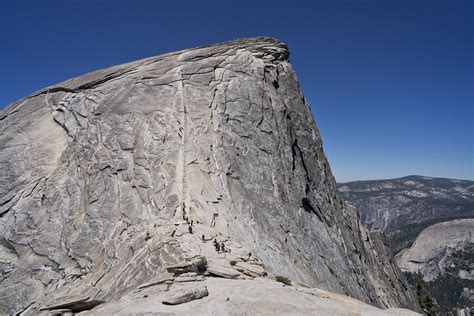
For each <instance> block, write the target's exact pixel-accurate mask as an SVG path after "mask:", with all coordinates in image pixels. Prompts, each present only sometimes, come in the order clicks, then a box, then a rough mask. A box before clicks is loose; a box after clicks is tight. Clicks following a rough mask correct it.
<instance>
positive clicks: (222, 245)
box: [221, 242, 225, 252]
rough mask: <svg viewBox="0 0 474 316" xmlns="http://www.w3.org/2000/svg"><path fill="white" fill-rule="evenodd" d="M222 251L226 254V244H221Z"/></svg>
mask: <svg viewBox="0 0 474 316" xmlns="http://www.w3.org/2000/svg"><path fill="white" fill-rule="evenodd" d="M221 251H222V252H225V245H224V242H221Z"/></svg>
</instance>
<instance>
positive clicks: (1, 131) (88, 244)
mask: <svg viewBox="0 0 474 316" xmlns="http://www.w3.org/2000/svg"><path fill="white" fill-rule="evenodd" d="M0 122H1V123H0V148H1V151H0V163H1V166H2V168H1V170H0V172H1V173H0V273H1V276H0V313H24V314H37V313H53V312H54V311H58V310H64V311H70V312H73V313H78V312H84V311H87V310H96V309H100V308H101V306H104V308H105V306H110V305H108V304H109V303H110V302H117V301H120V300H121V299H122V298H124V297H126V296H127V295H131V293H134V291H141V290H143V289H151V288H155V289H156V288H162V290H163V292H168V291H169V290H171V289H172V288H174V287H176V286H178V284H179V286H181V285H183V286H185V285H186V284H189V283H193V282H213V281H210V280H208V279H210V278H217V277H221V278H224V279H223V280H226V282H244V281H245V282H250V281H249V280H253V279H255V278H262V277H264V278H268V279H269V280H271V279H279V280H287V282H286V283H291V284H294V285H300V286H302V285H305V286H307V287H317V288H320V289H324V290H328V291H332V292H335V293H340V294H345V295H348V296H351V297H354V298H356V299H358V300H361V301H364V302H367V303H369V304H373V305H375V306H378V307H382V308H389V307H406V308H411V309H417V305H416V302H415V299H414V295H413V293H412V292H411V290H409V288H408V287H407V286H406V283H405V280H404V278H403V276H402V275H401V273H400V270H399V269H398V268H397V266H396V265H395V263H394V261H393V258H392V257H391V255H390V252H389V251H388V249H387V247H386V245H385V244H384V240H383V236H382V234H380V233H379V232H368V231H367V230H366V229H365V228H364V227H363V226H362V224H361V222H360V220H359V218H358V216H357V212H356V211H355V209H353V208H351V207H349V206H347V205H346V204H345V203H344V201H343V200H342V199H341V197H340V196H339V194H338V191H337V187H336V183H335V180H334V177H333V176H332V173H331V170H330V167H329V164H328V162H327V159H326V157H325V155H324V152H323V149H322V141H321V137H320V135H319V131H318V129H317V127H316V124H315V122H314V120H313V116H312V114H311V110H310V107H309V105H308V104H307V102H306V100H305V98H304V97H303V95H302V92H301V91H300V88H299V83H298V81H297V79H296V75H295V73H294V71H293V69H292V67H291V65H290V63H289V52H288V48H287V46H286V45H285V44H283V43H281V42H279V41H277V40H274V39H270V38H254V39H243V40H236V41H231V42H226V43H222V44H218V45H213V46H207V47H201V48H195V49H188V50H184V51H180V52H176V53H170V54H166V55H161V56H157V57H151V58H147V59H144V60H140V61H136V62H131V63H128V64H124V65H120V66H115V67H111V68H107V69H104V70H100V71H97V72H94V73H90V74H86V75H83V76H81V77H78V78H74V79H71V80H68V81H66V82H63V83H61V84H58V85H55V86H52V87H48V88H46V89H43V90H41V91H39V92H37V93H34V94H32V95H31V96H28V97H25V98H24V99H22V100H19V101H18V102H16V103H14V104H12V105H10V106H9V107H7V108H6V109H5V110H3V111H2V112H0ZM205 280H206V281H205ZM229 284H240V283H229ZM245 284H248V283H245ZM269 284H270V283H269ZM208 288H209V293H208V294H209V295H207V296H206V295H205V294H206V291H205V290H203V289H202V288H200V290H197V291H191V292H189V293H188V292H186V293H181V294H183V295H181V296H180V295H179V293H176V294H177V296H174V297H173V300H172V302H174V303H176V302H179V301H188V299H189V298H192V299H194V298H199V301H206V300H212V299H213V297H214V296H213V294H212V290H211V283H210V284H209V286H208ZM157 295H158V297H160V298H161V295H162V294H160V293H158V294H157ZM163 295H164V294H163ZM168 299H170V298H168ZM193 302H194V300H191V301H190V302H189V303H186V304H194V303H193ZM110 304H111V303H110ZM161 305H163V304H161ZM164 306H167V305H163V306H160V307H163V308H165V307H164ZM169 306H171V305H169ZM176 306H181V305H180V304H178V305H176ZM166 308H172V307H166Z"/></svg>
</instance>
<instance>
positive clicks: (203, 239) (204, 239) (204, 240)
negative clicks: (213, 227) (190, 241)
mask: <svg viewBox="0 0 474 316" xmlns="http://www.w3.org/2000/svg"><path fill="white" fill-rule="evenodd" d="M202 242H206V236H204V234H202Z"/></svg>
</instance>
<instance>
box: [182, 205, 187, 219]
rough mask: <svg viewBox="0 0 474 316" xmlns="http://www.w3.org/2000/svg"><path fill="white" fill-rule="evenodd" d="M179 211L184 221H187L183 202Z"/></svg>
mask: <svg viewBox="0 0 474 316" xmlns="http://www.w3.org/2000/svg"><path fill="white" fill-rule="evenodd" d="M181 212H182V214H183V219H184V220H185V221H187V220H186V207H185V206H184V203H183V205H182V206H181Z"/></svg>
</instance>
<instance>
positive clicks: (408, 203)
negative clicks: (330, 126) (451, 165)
mask: <svg viewBox="0 0 474 316" xmlns="http://www.w3.org/2000/svg"><path fill="white" fill-rule="evenodd" d="M338 188H339V191H340V193H341V194H342V196H343V198H344V199H345V200H346V201H348V202H349V203H350V204H352V205H353V206H355V207H356V208H357V210H358V212H359V215H360V218H361V220H362V222H363V223H364V224H365V225H366V227H368V228H369V229H370V230H377V229H380V230H382V231H383V232H384V233H385V234H386V235H387V237H388V239H389V241H390V244H391V248H392V250H393V251H394V252H395V253H397V252H399V251H400V250H401V249H403V248H406V247H409V246H410V245H411V243H413V241H414V240H415V239H416V237H417V235H418V234H419V233H420V232H421V231H422V230H423V229H425V228H427V227H429V226H431V225H433V224H436V223H440V222H445V221H448V220H453V219H460V218H473V217H474V181H470V180H457V179H446V178H434V177H426V176H407V177H402V178H396V179H387V180H367V181H353V182H347V183H338Z"/></svg>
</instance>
